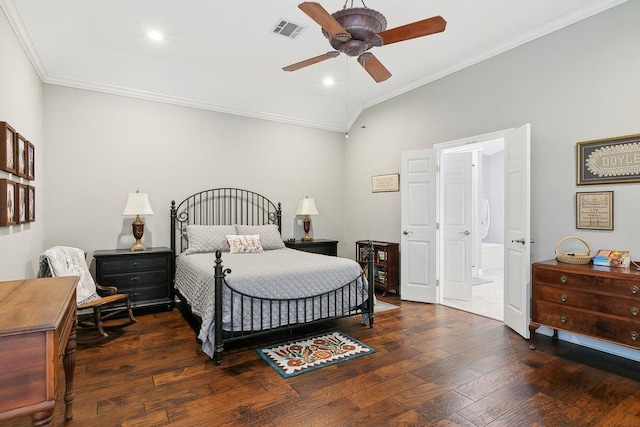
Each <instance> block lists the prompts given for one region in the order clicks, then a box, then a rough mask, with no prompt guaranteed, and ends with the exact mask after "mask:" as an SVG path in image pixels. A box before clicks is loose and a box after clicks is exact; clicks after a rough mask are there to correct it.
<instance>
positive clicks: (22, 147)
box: [16, 133, 27, 178]
mask: <svg viewBox="0 0 640 427" xmlns="http://www.w3.org/2000/svg"><path fill="white" fill-rule="evenodd" d="M16 135H17V136H16V175H18V176H21V177H23V178H26V177H27V140H26V139H25V137H24V136H22V135H20V134H19V133H18V134H16Z"/></svg>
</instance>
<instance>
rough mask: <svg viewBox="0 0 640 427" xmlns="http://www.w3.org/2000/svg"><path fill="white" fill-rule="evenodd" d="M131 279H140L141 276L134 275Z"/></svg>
mask: <svg viewBox="0 0 640 427" xmlns="http://www.w3.org/2000/svg"><path fill="white" fill-rule="evenodd" d="M131 280H132V281H136V280H140V277H138V276H133V277H132V278H131Z"/></svg>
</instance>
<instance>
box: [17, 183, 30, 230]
mask: <svg viewBox="0 0 640 427" xmlns="http://www.w3.org/2000/svg"><path fill="white" fill-rule="evenodd" d="M27 187H28V185H25V184H19V183H16V192H17V193H16V223H17V224H22V223H25V222H27Z"/></svg>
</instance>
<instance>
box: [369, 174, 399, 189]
mask: <svg viewBox="0 0 640 427" xmlns="http://www.w3.org/2000/svg"><path fill="white" fill-rule="evenodd" d="M388 191H400V174H398V173H392V174H389V175H374V176H372V177H371V192H372V193H386V192H388Z"/></svg>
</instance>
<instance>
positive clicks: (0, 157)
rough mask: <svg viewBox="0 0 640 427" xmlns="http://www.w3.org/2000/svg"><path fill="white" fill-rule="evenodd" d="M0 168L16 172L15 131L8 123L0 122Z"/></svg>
mask: <svg viewBox="0 0 640 427" xmlns="http://www.w3.org/2000/svg"><path fill="white" fill-rule="evenodd" d="M0 138H1V139H0V169H2V170H3V171H5V172H10V173H16V172H17V171H16V131H15V130H14V129H13V128H12V127H11V126H9V123H6V122H0Z"/></svg>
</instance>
